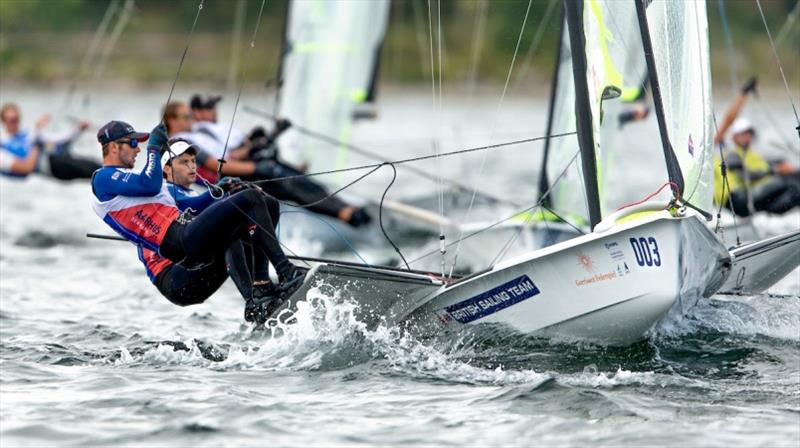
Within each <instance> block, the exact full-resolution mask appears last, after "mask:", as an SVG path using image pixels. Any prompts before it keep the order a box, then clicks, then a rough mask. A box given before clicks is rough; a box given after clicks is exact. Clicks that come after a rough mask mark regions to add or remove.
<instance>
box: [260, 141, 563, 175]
mask: <svg viewBox="0 0 800 448" xmlns="http://www.w3.org/2000/svg"><path fill="white" fill-rule="evenodd" d="M575 134H576V132H575V131H573V132H565V133H563V134H553V135H549V136H540V137H532V138H526V139H523V140H515V141H511V142H504V143H495V144H493V145H484V146H476V147H473V148H467V149H460V150H457V151H450V152H443V153H441V154H436V155H434V154H428V155H425V156H419V157H411V158H408V159H398V160H393V161H385V162H381V163H371V164H367V165H359V166H351V167H347V168H339V169H335V170H327V171H317V172H315V173H303V174H294V175H291V176H283V177H276V178H273V179H264V180H259V181H256V182H253V183H256V184H258V183H269V182H278V181H282V180H286V179H294V178H298V177H316V176H324V175H328V174H336V173H346V172H349V171H361V170H368V169H370V168H375V167H377V166H381V165H386V164H391V165H399V164H404V163H413V162H420V161H424V160H430V159H434V158H436V157H449V156H453V155H460V154H468V153H472V152H477V151H485V150H487V149H498V148H504V147H509V146H514V145H520V144H523V143H530V142H537V141H540V140H544V139H547V138H560V137H565V136H568V135H575Z"/></svg>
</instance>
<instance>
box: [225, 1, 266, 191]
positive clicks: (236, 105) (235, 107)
mask: <svg viewBox="0 0 800 448" xmlns="http://www.w3.org/2000/svg"><path fill="white" fill-rule="evenodd" d="M266 3H267V0H261V8H260V9H259V10H258V18H256V25H255V28H254V29H253V37H252V38H251V39H250V47H249V48H248V51H252V50H253V48H255V46H256V36H258V28H259V25H260V24H261V15H262V14H263V13H264V5H265V4H266ZM246 72H247V66H246V65H243V66H242V79H241V80H240V81H239V92H238V93H237V94H236V102H235V103H234V105H233V114H232V115H231V125H230V126H229V127H228V135H227V137H225V146H224V147H223V148H222V157H220V158H219V159H218V161H219V165H217V176H218V177H221V176H222V166H223V165H224V164H225V154H227V152H228V143H229V142H230V140H231V132H232V131H233V123H234V121H235V120H236V111H237V110H238V109H239V100H240V99H241V98H242V89H244V81H245V75H246Z"/></svg>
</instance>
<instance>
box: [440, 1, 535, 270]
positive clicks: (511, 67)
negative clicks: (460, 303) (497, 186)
mask: <svg viewBox="0 0 800 448" xmlns="http://www.w3.org/2000/svg"><path fill="white" fill-rule="evenodd" d="M532 3H533V0H528V7H527V9H526V10H525V17H524V18H523V19H522V26H521V27H520V30H519V37H517V45H516V46H515V47H514V55H513V56H512V57H511V64H510V65H509V67H508V75H506V82H505V84H504V85H503V93H502V94H501V95H500V101H499V102H498V103H497V111H496V112H495V117H494V125H493V126H492V131H494V129H495V128H496V127H497V126H496V125H497V121H498V119H499V118H500V109H501V108H502V107H503V101H504V100H505V98H506V92H507V91H508V83H509V81H511V73H513V72H514V62H515V61H516V60H517V53H519V45H520V43H521V42H522V35H523V34H524V32H525V25H526V24H527V23H528V15H529V14H530V12H531V4H532ZM492 137H493V136H490V137H489V141H491V140H492ZM486 155H487V153H483V156H482V157H481V164H480V167H479V168H478V177H476V179H475V182H474V183H473V189H472V198H470V201H469V207H467V213H466V216H465V218H464V221H469V218H470V215H471V214H472V207H473V206H474V205H475V195H476V194H477V192H478V179H480V177H481V175H482V174H483V168H484V167H485V166H486ZM462 236H464V231H463V229H462V230H461V232H460V233H459V235H458V237H459V240H460V239H461V237H462ZM460 249H461V245H460V244H459V245H456V253H455V256H454V257H453V264H452V266H450V277H452V276H453V271H454V270H455V268H456V264H457V263H458V252H459V250H460Z"/></svg>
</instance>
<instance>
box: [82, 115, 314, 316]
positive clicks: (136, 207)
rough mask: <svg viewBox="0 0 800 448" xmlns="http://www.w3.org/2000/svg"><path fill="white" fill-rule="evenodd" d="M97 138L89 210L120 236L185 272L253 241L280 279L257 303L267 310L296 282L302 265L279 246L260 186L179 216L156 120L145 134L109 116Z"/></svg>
mask: <svg viewBox="0 0 800 448" xmlns="http://www.w3.org/2000/svg"><path fill="white" fill-rule="evenodd" d="M97 140H98V142H99V143H100V144H101V145H102V151H103V168H101V169H100V170H98V171H97V172H96V173H95V175H94V176H93V178H92V192H93V193H94V199H95V200H94V210H95V212H96V213H97V215H98V216H99V217H100V218H101V219H102V220H103V221H104V222H105V223H106V224H107V225H108V226H109V227H111V228H112V229H113V230H114V231H116V232H117V233H119V234H120V235H121V236H122V237H124V238H126V239H127V240H129V241H131V242H132V243H134V244H135V245H137V246H139V247H141V248H142V249H146V250H148V251H150V252H152V253H154V254H157V255H158V256H160V257H162V258H163V259H166V260H168V261H169V262H171V263H176V264H179V265H181V266H183V267H185V268H187V269H195V268H199V267H202V266H205V265H208V264H213V263H214V261H215V260H219V259H224V257H225V252H226V251H228V249H229V248H230V247H231V245H232V244H233V243H235V242H237V241H242V242H247V243H248V244H250V243H251V242H252V247H253V251H254V252H256V253H257V254H258V255H259V256H262V257H264V258H265V259H266V260H269V262H270V263H271V264H272V266H273V267H274V268H275V271H276V272H277V274H278V280H279V281H280V282H281V284H280V285H279V286H277V287H276V288H275V289H276V291H273V292H276V294H275V295H272V296H270V297H268V298H264V300H262V301H261V302H260V303H258V304H256V305H263V307H265V308H268V307H270V305H271V304H272V302H274V301H275V300H280V299H281V298H282V297H288V296H289V295H290V294H291V293H292V292H294V290H295V289H297V288H298V287H300V285H301V284H302V281H303V279H304V278H305V274H306V270H305V269H302V268H299V267H297V266H295V265H294V264H292V263H291V262H290V261H289V260H288V258H287V257H286V255H285V254H284V252H283V250H282V249H281V247H280V245H279V243H278V240H277V237H276V235H275V227H274V221H273V219H272V217H271V216H270V210H277V208H276V207H277V204H276V203H275V200H274V199H272V198H270V197H268V196H266V195H265V194H264V193H263V192H262V191H261V190H259V189H245V190H242V191H238V192H235V193H234V194H231V195H230V196H227V197H224V198H222V199H219V200H214V201H213V202H212V203H210V205H207V206H206V207H205V208H204V209H203V210H202V211H200V212H199V213H198V214H197V215H196V216H194V217H192V218H191V219H186V218H187V217H186V216H182V215H181V211H180V210H179V208H178V204H177V203H176V201H175V198H174V197H173V195H172V193H171V192H170V184H169V183H168V182H165V181H164V178H163V172H164V171H163V169H162V164H161V160H162V155H161V151H162V148H163V150H165V151H167V152H169V150H168V147H167V145H166V144H167V134H166V128H165V127H164V126H163V125H159V126H156V128H154V129H153V133H152V134H148V133H144V132H137V131H136V130H134V128H133V127H132V126H131V125H129V124H128V123H125V122H122V121H111V122H109V123H108V124H106V125H105V126H103V127H102V128H101V129H100V130H99V131H98V133H97ZM146 140H149V142H148V145H147V150H146V151H147V161H146V163H145V165H144V167H143V168H142V170H141V171H140V172H138V173H135V172H133V170H132V169H133V167H134V164H135V162H136V157H137V155H138V154H139V152H140V151H141V146H143V145H141V144H140V142H144V141H146ZM162 261H163V260H162ZM163 263H164V265H165V266H166V265H167V264H169V263H167V262H166V261H163ZM156 275H157V274H156ZM217 286H218V285H217ZM212 293H213V291H212ZM209 295H210V294H209ZM267 299H268V300H267ZM272 308H274V306H272Z"/></svg>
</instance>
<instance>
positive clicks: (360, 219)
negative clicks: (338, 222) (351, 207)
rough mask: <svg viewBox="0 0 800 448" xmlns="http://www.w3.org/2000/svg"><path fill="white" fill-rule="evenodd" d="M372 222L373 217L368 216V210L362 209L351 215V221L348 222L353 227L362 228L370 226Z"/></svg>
mask: <svg viewBox="0 0 800 448" xmlns="http://www.w3.org/2000/svg"><path fill="white" fill-rule="evenodd" d="M370 221H372V217H371V216H369V215H368V214H367V212H366V210H364V209H363V208H360V209H358V210H356V211H354V212H353V214H352V215H350V219H348V220H347V223H348V224H350V225H351V226H353V227H360V226H362V225H364V224H369V222H370Z"/></svg>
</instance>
